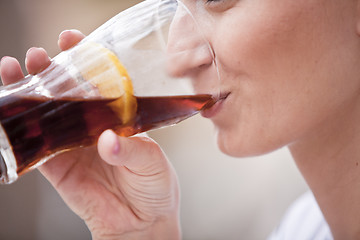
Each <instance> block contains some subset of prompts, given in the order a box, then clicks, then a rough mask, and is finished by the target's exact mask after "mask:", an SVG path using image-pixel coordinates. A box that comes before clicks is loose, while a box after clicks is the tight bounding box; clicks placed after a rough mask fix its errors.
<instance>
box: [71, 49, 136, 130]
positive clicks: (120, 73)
mask: <svg viewBox="0 0 360 240" xmlns="http://www.w3.org/2000/svg"><path fill="white" fill-rule="evenodd" d="M74 59H75V61H74V65H75V66H76V68H77V69H78V70H79V72H80V74H81V75H82V77H83V79H85V80H86V81H87V82H89V83H90V84H91V85H92V86H94V87H95V88H96V89H97V90H98V92H99V94H100V95H101V96H103V97H105V98H116V99H117V100H116V101H114V102H112V103H111V104H110V107H111V108H112V109H113V110H114V111H116V112H117V114H118V115H119V117H120V118H121V120H122V122H123V124H126V123H128V122H129V121H130V120H131V119H133V118H134V116H135V113H136V108H137V104H136V99H135V97H134V90H133V85H132V82H131V79H130V77H129V74H128V73H127V71H126V69H125V67H124V66H123V65H122V63H121V62H120V60H119V59H118V57H117V56H116V55H115V54H114V53H113V52H112V51H110V50H109V49H107V48H105V47H103V46H102V45H100V44H98V43H94V42H88V43H83V44H81V45H79V46H78V49H77V50H76V56H75V57H74Z"/></svg>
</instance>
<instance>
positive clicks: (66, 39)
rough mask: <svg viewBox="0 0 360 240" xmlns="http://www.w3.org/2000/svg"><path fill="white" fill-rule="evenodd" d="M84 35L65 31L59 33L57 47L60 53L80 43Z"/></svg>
mask: <svg viewBox="0 0 360 240" xmlns="http://www.w3.org/2000/svg"><path fill="white" fill-rule="evenodd" d="M84 37H85V35H84V34H83V33H81V32H80V31H78V30H65V31H63V32H61V33H60V35H59V40H58V45H59V47H60V49H61V50H62V51H65V50H67V49H69V48H71V47H73V46H74V45H76V44H77V43H78V42H80V41H81V40H82V39H83V38H84Z"/></svg>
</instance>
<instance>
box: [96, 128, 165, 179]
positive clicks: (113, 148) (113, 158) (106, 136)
mask: <svg viewBox="0 0 360 240" xmlns="http://www.w3.org/2000/svg"><path fill="white" fill-rule="evenodd" d="M98 151H99V154H100V157H101V158H102V159H103V160H104V161H105V162H107V163H108V164H110V165H113V166H125V167H127V168H128V169H130V170H131V171H133V172H136V173H139V174H141V173H144V174H145V173H146V174H151V171H157V170H158V169H159V168H158V166H159V164H160V165H163V164H164V163H166V162H167V161H166V157H165V155H164V153H163V152H162V150H161V148H160V147H159V146H158V145H157V144H156V143H155V142H154V141H153V140H152V139H150V138H148V137H145V136H142V137H140V136H137V137H131V138H126V137H119V136H117V135H116V134H115V133H114V132H113V131H111V130H107V131H105V132H104V133H103V134H102V135H101V136H100V138H99V141H98ZM163 166H164V165H163Z"/></svg>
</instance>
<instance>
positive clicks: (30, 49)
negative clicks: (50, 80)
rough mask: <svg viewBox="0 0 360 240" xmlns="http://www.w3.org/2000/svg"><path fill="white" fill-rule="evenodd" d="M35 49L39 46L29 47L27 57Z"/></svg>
mask: <svg viewBox="0 0 360 240" xmlns="http://www.w3.org/2000/svg"><path fill="white" fill-rule="evenodd" d="M35 49H37V47H32V48H29V50H27V52H26V57H27V56H28V55H29V54H30V53H31V52H32V51H34V50H35Z"/></svg>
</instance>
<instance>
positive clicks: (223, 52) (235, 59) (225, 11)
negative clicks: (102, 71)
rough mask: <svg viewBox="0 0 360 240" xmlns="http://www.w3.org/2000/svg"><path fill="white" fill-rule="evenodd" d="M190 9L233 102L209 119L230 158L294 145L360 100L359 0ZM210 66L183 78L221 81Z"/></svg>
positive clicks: (194, 4) (259, 0) (231, 2)
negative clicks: (197, 76)
mask: <svg viewBox="0 0 360 240" xmlns="http://www.w3.org/2000/svg"><path fill="white" fill-rule="evenodd" d="M183 2H184V4H185V5H186V6H187V7H188V8H189V9H190V11H191V12H192V13H193V15H194V17H195V19H196V21H197V22H198V23H199V25H200V26H201V29H202V31H203V33H204V35H205V36H206V38H207V39H208V41H209V43H210V45H211V47H212V49H213V51H214V55H215V58H216V63H217V66H218V70H219V73H220V78H221V92H222V94H223V96H225V95H226V96H227V97H226V99H224V100H222V101H220V102H219V104H217V105H216V106H215V107H214V108H213V109H211V110H210V111H208V112H204V114H203V115H204V116H205V117H209V118H210V119H211V120H212V121H213V123H214V125H215V127H216V129H217V138H218V144H219V147H220V149H221V150H222V151H223V152H225V153H227V154H229V155H233V156H250V155H258V154H263V153H267V152H269V151H272V150H275V149H277V148H279V147H282V146H285V145H288V144H291V143H295V142H297V141H299V140H301V139H304V138H306V136H308V135H310V134H312V133H313V132H314V130H315V129H319V128H321V127H322V126H323V125H326V123H327V121H328V120H332V119H333V118H337V117H338V116H340V113H341V112H342V111H344V109H347V108H350V105H351V104H352V103H354V102H355V100H356V99H357V97H358V95H359V94H358V91H359V87H360V77H359V76H360V71H359V70H358V69H360V60H359V56H360V41H359V37H358V35H357V32H356V30H357V26H356V24H357V21H360V20H358V19H357V18H358V16H357V14H358V13H357V11H358V10H357V1H356V0H302V1H294V0H212V1H211V0H209V1H207V0H183ZM178 39H179V38H178ZM178 41H180V40H178ZM203 59H205V58H203ZM207 66H209V64H208V65H206V64H204V62H202V63H199V64H198V65H197V66H194V65H192V66H188V68H187V69H183V71H189V72H192V73H194V72H196V71H197V72H198V75H211V74H212V75H214V74H216V73H214V71H213V68H210V67H207ZM195 81H196V79H195ZM202 84H203V82H202ZM227 94H228V95H227Z"/></svg>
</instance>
